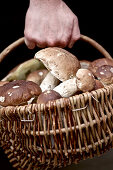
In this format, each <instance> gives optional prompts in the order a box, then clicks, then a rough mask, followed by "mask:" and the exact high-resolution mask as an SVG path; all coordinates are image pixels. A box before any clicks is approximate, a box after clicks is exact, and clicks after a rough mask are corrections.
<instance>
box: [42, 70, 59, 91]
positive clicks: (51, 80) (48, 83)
mask: <svg viewBox="0 0 113 170" xmlns="http://www.w3.org/2000/svg"><path fill="white" fill-rule="evenodd" d="M59 82H60V80H58V79H57V78H56V77H54V76H53V75H52V74H51V73H50V72H49V73H48V74H47V75H46V77H45V78H44V80H43V81H42V83H41V84H40V88H41V90H42V92H44V91H45V90H52V89H54V88H55V87H56V86H57V85H58V84H59Z"/></svg>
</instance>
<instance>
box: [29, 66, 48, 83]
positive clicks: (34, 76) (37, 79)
mask: <svg viewBox="0 0 113 170" xmlns="http://www.w3.org/2000/svg"><path fill="white" fill-rule="evenodd" d="M47 73H48V70H47V69H40V70H36V71H33V72H32V73H30V74H29V75H28V76H27V78H26V80H27V81H33V82H34V83H36V84H38V85H40V84H41V82H42V81H43V79H44V78H45V76H46V75H47Z"/></svg>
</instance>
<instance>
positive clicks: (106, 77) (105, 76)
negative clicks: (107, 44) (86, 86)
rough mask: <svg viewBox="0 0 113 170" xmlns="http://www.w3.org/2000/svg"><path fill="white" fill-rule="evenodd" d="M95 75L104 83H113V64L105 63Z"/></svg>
mask: <svg viewBox="0 0 113 170" xmlns="http://www.w3.org/2000/svg"><path fill="white" fill-rule="evenodd" d="M95 77H97V79H98V80H100V81H101V82H102V83H103V84H104V85H109V84H112V83H113V66H109V65H104V66H101V67H99V68H98V69H97V71H96V73H95Z"/></svg>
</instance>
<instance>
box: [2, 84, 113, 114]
mask: <svg viewBox="0 0 113 170" xmlns="http://www.w3.org/2000/svg"><path fill="white" fill-rule="evenodd" d="M109 90H113V84H110V85H107V86H105V87H103V88H100V89H97V90H92V91H91V92H83V93H81V94H77V95H74V96H70V97H67V98H64V97H62V98H60V99H56V100H54V101H49V102H48V103H47V104H44V103H42V104H39V103H33V104H27V105H17V106H6V107H4V106H3V107H1V108H0V116H1V113H4V112H15V111H16V110H20V109H21V110H28V112H29V109H30V108H32V106H33V107H34V108H41V109H50V108H51V107H53V105H54V104H55V103H59V104H60V101H64V102H65V103H66V102H68V101H70V100H71V99H72V98H74V99H75V100H77V99H78V98H79V99H82V98H83V97H84V96H89V97H93V99H94V100H95V101H96V102H99V101H98V99H96V98H95V97H94V96H95V94H98V95H100V93H104V92H105V93H107V92H108V91H109ZM87 100H88V98H86V101H87ZM77 109H79V108H77ZM84 109H85V108H84ZM40 111H41V110H40Z"/></svg>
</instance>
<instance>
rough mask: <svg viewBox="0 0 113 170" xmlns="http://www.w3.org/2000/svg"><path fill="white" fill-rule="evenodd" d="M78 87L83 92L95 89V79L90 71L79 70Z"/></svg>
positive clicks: (77, 76)
mask: <svg viewBox="0 0 113 170" xmlns="http://www.w3.org/2000/svg"><path fill="white" fill-rule="evenodd" d="M76 78H77V87H78V89H79V90H80V91H82V92H88V91H91V90H93V89H94V87H95V78H94V76H93V74H92V72H91V71H90V70H88V69H79V70H78V71H77V73H76Z"/></svg>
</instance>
